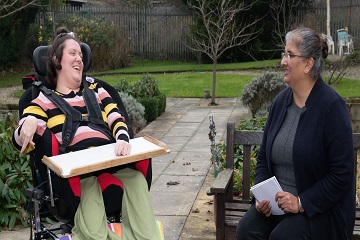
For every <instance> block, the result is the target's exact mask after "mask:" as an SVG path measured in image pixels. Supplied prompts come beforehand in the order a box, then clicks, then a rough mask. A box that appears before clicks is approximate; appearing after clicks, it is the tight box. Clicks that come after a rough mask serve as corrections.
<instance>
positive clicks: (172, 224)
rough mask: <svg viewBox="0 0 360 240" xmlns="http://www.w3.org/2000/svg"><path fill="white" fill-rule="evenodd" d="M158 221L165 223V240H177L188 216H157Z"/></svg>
mask: <svg viewBox="0 0 360 240" xmlns="http://www.w3.org/2000/svg"><path fill="white" fill-rule="evenodd" d="M156 219H157V220H158V221H161V222H162V223H163V229H164V238H165V240H177V239H179V238H180V235H181V230H182V229H183V228H184V225H185V222H186V219H187V216H172V215H171V216H157V217H156Z"/></svg>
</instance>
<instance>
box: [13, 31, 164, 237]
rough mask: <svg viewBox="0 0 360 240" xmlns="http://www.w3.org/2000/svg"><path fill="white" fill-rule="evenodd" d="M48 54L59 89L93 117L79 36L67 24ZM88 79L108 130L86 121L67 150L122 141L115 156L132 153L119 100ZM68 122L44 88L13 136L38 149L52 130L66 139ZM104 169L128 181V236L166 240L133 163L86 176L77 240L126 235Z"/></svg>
mask: <svg viewBox="0 0 360 240" xmlns="http://www.w3.org/2000/svg"><path fill="white" fill-rule="evenodd" d="M48 57H49V58H48V59H47V76H46V79H47V81H48V83H49V84H50V85H51V86H53V87H54V89H53V91H54V92H55V93H56V94H58V95H59V96H61V97H62V98H63V99H65V101H66V102H68V103H69V104H70V105H71V106H73V107H74V108H75V109H76V110H78V111H80V112H81V113H82V114H83V115H84V116H86V115H88V110H87V106H86V104H85V103H86V101H85V100H84V85H85V84H82V81H83V67H84V65H83V61H82V52H81V48H80V45H79V41H78V40H77V39H76V38H75V37H74V34H73V33H70V32H69V31H68V30H67V29H65V28H58V29H57V36H56V37H55V39H54V41H53V43H52V46H51V48H50V51H49V56H48ZM84 81H88V82H86V83H87V84H86V85H89V89H91V91H93V93H94V94H95V96H96V99H97V102H98V103H99V107H100V109H101V112H102V116H103V120H104V122H105V123H106V126H107V129H106V130H104V128H103V129H101V128H95V127H94V126H93V125H90V123H89V121H82V122H81V123H80V125H79V127H78V129H77V130H76V131H75V134H74V137H73V140H72V141H71V142H70V143H69V145H68V146H67V148H66V152H70V151H77V150H81V149H85V148H88V147H95V146H100V145H104V144H109V143H113V142H116V144H115V149H114V151H115V154H116V155H128V154H129V153H130V149H131V145H130V144H129V134H128V132H127V126H126V124H125V122H124V119H123V117H122V115H121V114H120V113H119V111H118V109H117V106H116V104H114V102H113V100H112V98H111V97H110V95H109V94H108V92H106V91H105V90H104V88H102V87H101V86H100V85H99V84H98V83H93V82H91V81H92V79H91V78H86V80H84ZM64 122H65V117H64V115H63V113H62V112H61V110H60V109H59V108H58V107H57V106H56V105H55V104H53V103H52V102H51V101H50V100H49V99H48V98H47V97H46V96H45V95H44V94H43V93H42V92H40V94H39V95H38V97H36V98H35V99H34V100H33V101H32V102H31V103H30V104H29V106H28V107H27V108H26V109H25V110H24V113H23V115H22V116H21V118H20V121H19V127H18V128H17V129H16V130H15V132H14V136H13V140H14V145H15V146H16V147H17V148H18V149H19V150H20V151H21V152H22V153H27V152H29V151H31V150H33V148H34V147H36V143H37V140H38V139H39V138H40V137H41V136H42V134H43V133H44V131H45V129H46V128H48V129H50V130H51V131H52V132H53V133H54V135H55V137H56V138H57V140H58V142H59V143H62V142H63V141H62V140H63V138H62V127H63V125H64ZM103 125H104V124H103ZM107 133H110V134H107ZM104 172H107V173H110V174H112V175H113V176H115V177H116V178H118V179H120V180H121V182H122V184H123V185H124V193H123V200H122V207H121V206H119V209H122V239H151V240H153V239H155V240H157V239H160V238H161V237H160V235H159V231H158V228H157V224H156V220H155V216H154V213H153V210H152V206H151V201H150V197H149V193H148V185H147V182H146V180H145V178H144V176H143V175H142V173H140V172H138V171H136V170H134V169H132V168H129V167H128V166H127V165H125V166H122V167H121V166H119V167H116V168H111V169H105V170H102V171H100V172H95V173H89V174H86V175H84V176H80V186H81V197H80V203H79V205H78V207H77V210H76V213H75V218H74V228H73V230H72V239H81V240H90V239H94V240H99V239H111V240H113V239H114V240H115V239H121V238H120V237H119V236H118V235H117V234H115V233H114V232H112V231H111V230H110V229H109V228H108V225H107V218H106V214H105V206H104V202H103V197H102V192H101V189H100V186H99V184H98V179H97V176H98V175H99V174H100V173H104Z"/></svg>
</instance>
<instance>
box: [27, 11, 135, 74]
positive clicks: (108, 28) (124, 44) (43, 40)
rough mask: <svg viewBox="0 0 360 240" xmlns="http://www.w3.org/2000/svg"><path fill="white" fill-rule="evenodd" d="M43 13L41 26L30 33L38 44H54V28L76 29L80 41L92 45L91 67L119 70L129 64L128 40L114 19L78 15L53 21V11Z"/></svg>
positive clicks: (74, 30) (94, 68)
mask: <svg viewBox="0 0 360 240" xmlns="http://www.w3.org/2000/svg"><path fill="white" fill-rule="evenodd" d="M43 16H44V17H43V18H42V19H41V23H40V28H39V27H36V26H35V27H33V28H32V33H31V34H30V35H29V36H33V35H34V36H35V38H36V39H35V41H36V42H38V43H37V44H38V45H39V44H40V45H48V44H51V42H52V41H53V39H54V37H55V36H54V30H53V28H55V29H56V28H57V27H60V26H64V27H66V28H67V29H68V30H69V31H73V32H74V33H75V34H76V36H77V37H78V38H79V40H80V41H82V42H85V43H87V44H88V45H89V46H90V48H91V57H92V70H109V69H118V68H124V67H127V66H129V65H130V60H131V58H130V54H129V51H130V50H129V46H128V39H127V38H124V37H123V34H122V29H121V28H119V27H117V26H115V24H114V23H113V22H109V21H106V20H105V19H103V18H99V17H98V18H96V19H91V20H89V19H86V18H85V17H79V16H77V15H76V14H74V15H73V16H72V17H70V18H67V19H61V20H57V21H53V19H52V15H51V13H47V12H45V13H43ZM33 41H34V40H33ZM31 45H33V43H31ZM29 47H32V46H29ZM32 51H33V49H32V50H31V49H30V50H28V52H31V53H32Z"/></svg>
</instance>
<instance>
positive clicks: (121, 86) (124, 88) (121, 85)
mask: <svg viewBox="0 0 360 240" xmlns="http://www.w3.org/2000/svg"><path fill="white" fill-rule="evenodd" d="M114 88H115V89H116V91H118V92H123V93H127V94H129V95H134V87H133V86H131V85H130V84H129V82H128V81H126V79H124V78H123V79H121V80H120V81H119V82H118V83H117V84H116V85H115V86H114Z"/></svg>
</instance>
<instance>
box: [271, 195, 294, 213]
mask: <svg viewBox="0 0 360 240" xmlns="http://www.w3.org/2000/svg"><path fill="white" fill-rule="evenodd" d="M275 201H277V203H278V206H279V208H281V210H283V211H284V212H285V213H298V212H299V200H298V198H297V197H296V196H294V195H292V194H291V193H289V192H278V193H277V194H276V195H275Z"/></svg>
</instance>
